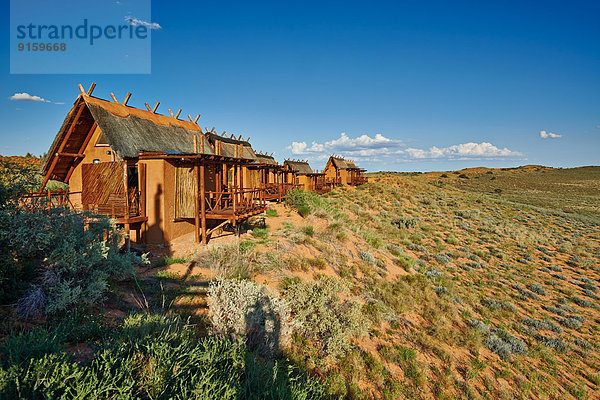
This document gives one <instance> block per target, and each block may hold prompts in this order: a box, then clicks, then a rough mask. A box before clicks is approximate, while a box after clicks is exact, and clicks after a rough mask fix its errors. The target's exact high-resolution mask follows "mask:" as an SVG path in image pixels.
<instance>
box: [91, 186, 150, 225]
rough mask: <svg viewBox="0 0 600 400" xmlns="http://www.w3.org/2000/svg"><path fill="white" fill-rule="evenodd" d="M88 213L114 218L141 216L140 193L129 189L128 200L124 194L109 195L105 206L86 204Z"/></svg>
mask: <svg viewBox="0 0 600 400" xmlns="http://www.w3.org/2000/svg"><path fill="white" fill-rule="evenodd" d="M84 209H85V210H86V211H93V212H96V213H99V214H103V215H107V216H109V217H112V218H131V217H137V216H140V192H139V191H138V190H137V189H136V188H129V189H128V193H127V198H126V197H125V194H124V193H113V194H111V195H109V197H108V201H107V202H106V203H104V204H85V205H84Z"/></svg>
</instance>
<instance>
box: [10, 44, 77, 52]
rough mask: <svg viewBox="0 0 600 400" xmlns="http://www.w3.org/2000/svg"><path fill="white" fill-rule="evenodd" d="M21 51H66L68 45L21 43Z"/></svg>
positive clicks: (19, 45) (19, 48) (19, 46)
mask: <svg viewBox="0 0 600 400" xmlns="http://www.w3.org/2000/svg"><path fill="white" fill-rule="evenodd" d="M17 49H18V50H19V51H66V50H67V44H66V43H19V44H18V45H17Z"/></svg>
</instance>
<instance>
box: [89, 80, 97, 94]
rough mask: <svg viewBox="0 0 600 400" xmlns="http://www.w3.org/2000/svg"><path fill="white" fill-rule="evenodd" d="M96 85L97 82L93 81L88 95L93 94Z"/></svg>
mask: <svg viewBox="0 0 600 400" xmlns="http://www.w3.org/2000/svg"><path fill="white" fill-rule="evenodd" d="M95 87H96V83H94V82H92V85H91V86H90V88H89V89H88V91H87V95H88V96H91V95H92V92H93V91H94V88H95Z"/></svg>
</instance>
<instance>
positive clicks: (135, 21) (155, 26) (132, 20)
mask: <svg viewBox="0 0 600 400" xmlns="http://www.w3.org/2000/svg"><path fill="white" fill-rule="evenodd" d="M125 21H127V23H128V24H129V25H131V26H137V25H141V26H145V27H146V28H148V29H153V30H157V29H162V26H160V25H159V24H157V23H156V22H148V21H144V20H142V19H139V18H134V17H131V16H127V17H125Z"/></svg>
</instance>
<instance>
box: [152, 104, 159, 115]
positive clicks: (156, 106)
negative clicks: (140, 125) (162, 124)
mask: <svg viewBox="0 0 600 400" xmlns="http://www.w3.org/2000/svg"><path fill="white" fill-rule="evenodd" d="M159 104H160V101H157V102H156V104H155V105H154V108H153V109H152V112H153V113H156V110H157V109H158V106H159Z"/></svg>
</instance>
